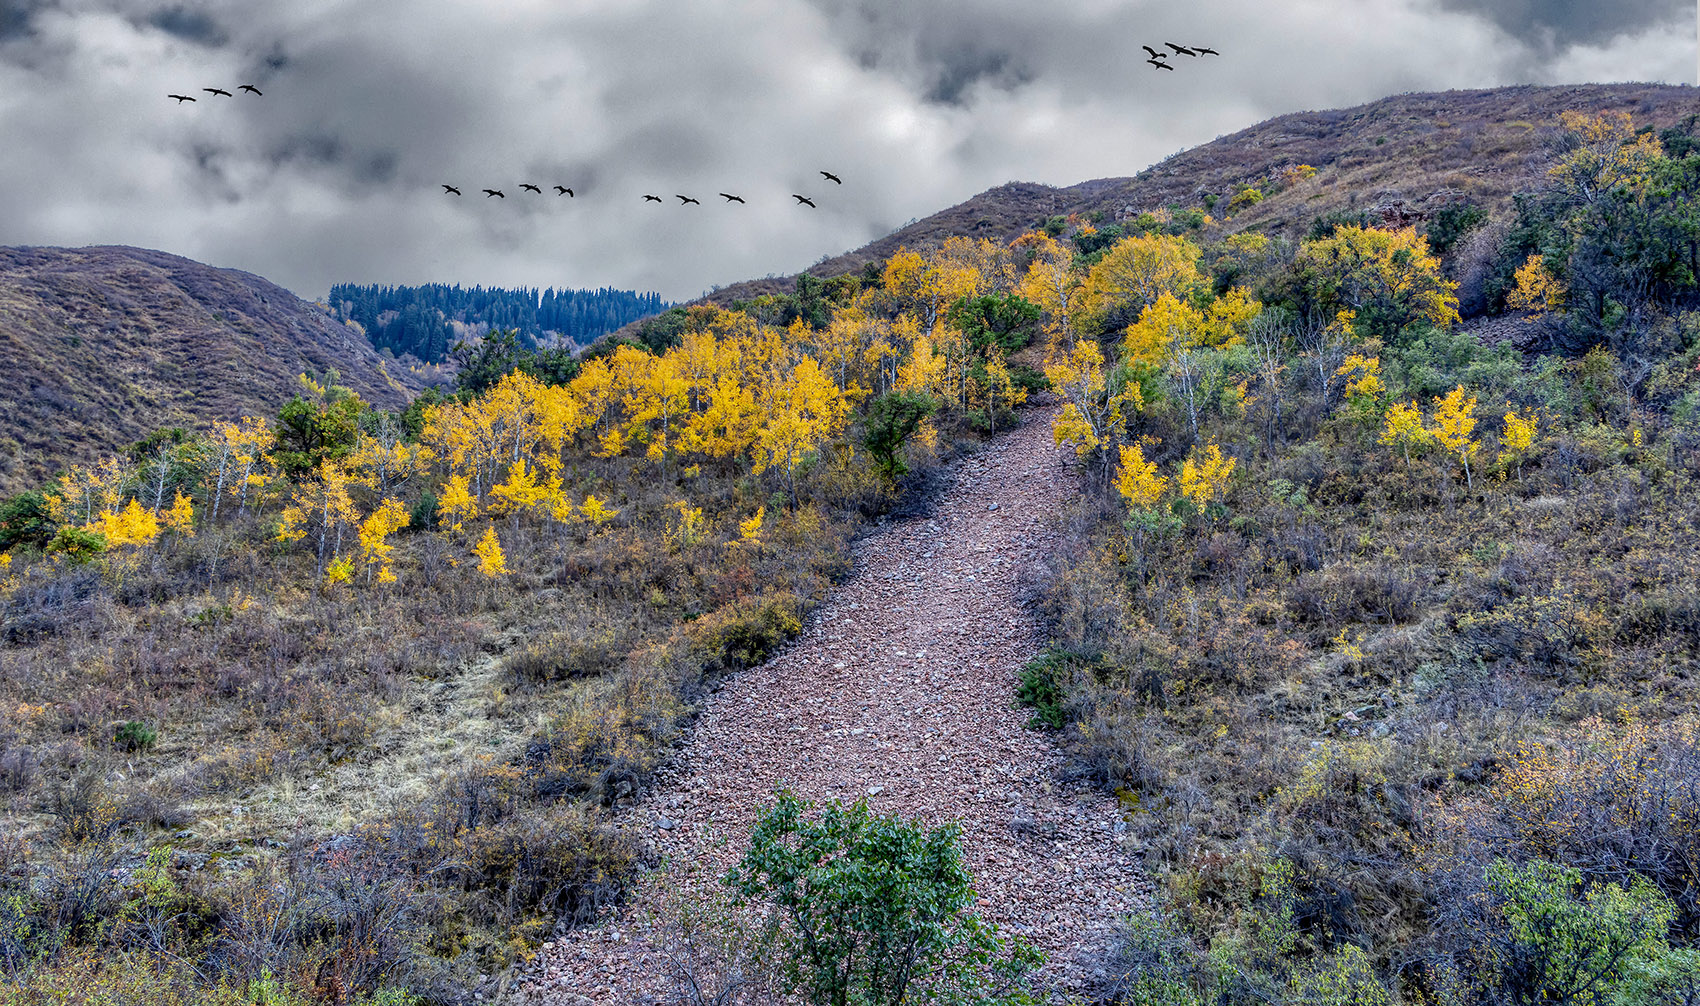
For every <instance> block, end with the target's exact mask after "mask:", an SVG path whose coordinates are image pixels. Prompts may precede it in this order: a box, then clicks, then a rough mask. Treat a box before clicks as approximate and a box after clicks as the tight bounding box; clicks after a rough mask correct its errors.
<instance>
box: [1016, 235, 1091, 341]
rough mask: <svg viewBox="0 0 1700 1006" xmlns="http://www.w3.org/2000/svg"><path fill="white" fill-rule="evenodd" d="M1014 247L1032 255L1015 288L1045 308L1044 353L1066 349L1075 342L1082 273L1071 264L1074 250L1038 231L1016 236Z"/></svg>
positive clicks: (1042, 308)
mask: <svg viewBox="0 0 1700 1006" xmlns="http://www.w3.org/2000/svg"><path fill="white" fill-rule="evenodd" d="M1015 248H1017V249H1018V250H1022V251H1025V252H1027V253H1028V255H1029V256H1031V260H1030V261H1029V263H1028V265H1027V273H1026V275H1024V276H1023V277H1022V278H1021V285H1020V288H1019V290H1018V292H1019V293H1020V294H1021V296H1022V297H1024V298H1026V299H1027V300H1030V301H1032V302H1033V303H1035V304H1037V305H1039V309H1040V310H1042V311H1044V312H1045V314H1044V318H1045V328H1044V331H1045V343H1046V355H1055V354H1057V353H1058V352H1065V351H1066V349H1067V347H1070V346H1073V345H1074V340H1075V321H1076V318H1077V316H1078V315H1079V313H1080V305H1081V300H1082V296H1081V276H1080V274H1079V272H1078V271H1077V270H1076V269H1075V267H1074V253H1073V252H1072V251H1070V250H1069V249H1067V248H1064V247H1063V246H1062V245H1061V244H1059V243H1058V242H1057V241H1056V239H1055V238H1052V237H1051V236H1050V235H1048V234H1042V233H1040V232H1038V231H1030V232H1028V233H1027V234H1023V235H1022V236H1021V237H1019V238H1017V239H1016V241H1015Z"/></svg>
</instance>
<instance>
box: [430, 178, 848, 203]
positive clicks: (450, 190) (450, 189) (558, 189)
mask: <svg viewBox="0 0 1700 1006" xmlns="http://www.w3.org/2000/svg"><path fill="white" fill-rule="evenodd" d="M820 174H821V177H822V178H824V179H826V180H827V181H830V182H833V183H835V184H838V185H843V184H844V179H842V178H840V177H838V176H837V175H835V174H833V173H832V172H830V171H822V172H821V173H820ZM441 184H442V186H443V194H444V195H450V196H458V195H460V194H461V191H460V189H459V187H457V186H454V185H450V184H448V183H447V182H443V183H441ZM519 187H520V188H521V189H524V190H525V191H527V192H535V193H537V194H538V195H542V194H543V189H542V188H540V187H538V186H536V185H533V184H532V183H531V182H521V183H520V184H519ZM554 189H555V195H556V197H557V198H558V197H560V196H566V197H567V198H569V199H573V198H577V197H576V196H575V195H574V194H573V190H572V189H570V188H568V187H567V186H565V185H556V186H554ZM483 191H484V198H485V199H489V198H491V197H495V198H497V199H506V198H508V194H507V193H506V192H503V191H502V190H501V189H485V190H483ZM673 198H674V199H677V200H679V205H680V206H701V205H702V200H700V199H696V198H694V197H692V196H686V195H680V194H679V193H674V195H673ZM720 198H722V199H724V200H726V201H727V202H728V203H739V204H742V203H743V202H744V197H743V196H735V195H733V194H732V193H730V192H722V193H720ZM791 198H792V199H795V200H797V205H799V206H807V207H809V208H810V209H818V208H819V207H817V206H815V201H814V200H813V199H810V198H809V197H808V196H800V195H798V194H797V193H795V192H793V193H791ZM643 201H644V202H646V203H660V202H666V200H664V199H662V198H661V197H660V196H658V195H654V194H652V193H648V192H646V193H644V196H643Z"/></svg>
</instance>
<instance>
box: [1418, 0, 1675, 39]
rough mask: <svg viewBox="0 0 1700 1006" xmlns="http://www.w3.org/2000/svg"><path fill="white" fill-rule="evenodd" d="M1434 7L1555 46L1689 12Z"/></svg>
mask: <svg viewBox="0 0 1700 1006" xmlns="http://www.w3.org/2000/svg"><path fill="white" fill-rule="evenodd" d="M1440 3H1441V6H1442V7H1444V8H1445V9H1447V10H1454V11H1463V12H1467V13H1472V14H1477V15H1480V16H1481V17H1484V18H1486V19H1488V20H1489V21H1492V22H1493V23H1494V24H1495V25H1497V26H1498V27H1499V28H1500V29H1501V30H1502V31H1505V32H1506V33H1508V34H1511V35H1515V36H1517V37H1519V38H1521V39H1523V40H1524V41H1530V42H1541V43H1543V44H1546V45H1552V46H1557V47H1560V48H1562V47H1566V46H1571V45H1578V44H1581V45H1590V44H1597V43H1600V42H1609V41H1611V40H1612V39H1615V38H1620V37H1622V36H1625V35H1639V34H1641V33H1642V32H1644V31H1646V30H1647V29H1648V28H1653V27H1657V26H1661V25H1669V24H1672V23H1675V22H1681V21H1683V20H1685V19H1686V18H1688V17H1690V16H1691V14H1692V11H1693V6H1692V5H1691V4H1689V3H1688V0H1440ZM1689 23H1690V24H1691V23H1692V22H1689ZM1690 37H1692V33H1691V34H1690Z"/></svg>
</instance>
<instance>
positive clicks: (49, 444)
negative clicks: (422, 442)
mask: <svg viewBox="0 0 1700 1006" xmlns="http://www.w3.org/2000/svg"><path fill="white" fill-rule="evenodd" d="M0 356H3V357H4V359H5V360H6V369H5V373H4V374H3V375H0V491H7V490H11V491H16V490H19V489H24V488H28V487H29V486H31V485H34V484H37V483H39V482H41V481H42V480H43V479H44V478H45V477H46V476H48V475H51V474H52V473H53V472H54V471H56V470H57V469H58V468H60V467H61V466H63V465H66V464H69V463H72V462H82V463H87V462H92V461H94V460H96V459H98V458H99V457H101V456H102V455H104V454H106V453H110V452H112V451H117V450H122V449H124V448H126V447H128V446H129V445H130V444H132V443H134V442H136V441H138V440H141V439H142V438H144V437H146V436H147V435H149V434H150V433H152V432H153V431H154V430H156V429H159V428H161V427H166V426H185V427H191V428H199V427H203V426H205V425H207V424H209V423H211V422H213V421H215V420H235V419H238V418H240V417H242V416H244V415H261V414H268V415H269V414H271V413H273V412H275V411H276V410H277V407H278V405H279V404H280V403H281V402H283V401H287V400H288V398H289V397H290V396H291V395H292V394H294V392H295V391H296V390H298V388H299V384H298V383H297V376H298V375H300V374H302V373H304V372H305V373H310V374H320V375H322V374H324V373H325V372H326V371H328V370H332V369H334V370H336V371H337V372H338V373H340V374H341V375H342V376H341V378H340V380H341V382H342V383H343V384H345V385H347V386H348V387H350V388H353V389H354V390H355V391H356V392H358V393H359V394H360V395H361V396H362V397H363V398H365V399H367V400H368V401H370V402H372V403H374V404H377V405H380V406H385V407H392V408H393V407H397V406H400V405H403V404H405V403H406V401H407V398H408V397H409V395H410V394H411V393H412V392H414V391H417V390H418V389H419V387H420V382H419V381H418V380H417V379H415V378H414V377H413V376H412V375H411V374H410V373H409V372H408V371H407V368H405V367H403V366H398V365H397V364H396V363H394V362H389V363H386V362H385V361H384V360H383V359H382V358H380V357H379V356H378V354H377V353H375V352H374V351H373V350H372V347H371V345H370V344H369V343H368V342H367V341H366V339H365V338H364V337H363V336H361V335H359V334H358V333H357V332H355V331H353V330H352V329H349V328H347V327H346V326H344V325H341V324H338V323H337V322H336V321H334V320H332V319H331V318H330V317H329V316H328V315H326V314H325V313H324V312H323V311H321V310H320V309H319V308H316V307H314V306H313V305H312V304H309V303H307V302H305V301H303V300H301V299H300V298H299V297H296V296H295V295H294V294H292V293H290V292H289V291H287V290H285V289H283V288H282V287H280V286H277V285H275V284H273V283H269V282H267V281H266V280H263V279H261V278H260V277H258V276H254V275H251V274H249V273H244V272H238V271H236V270H234V269H217V268H214V267H212V266H207V265H202V264H201V263H198V262H192V261H190V260H188V259H184V258H179V257H177V256H175V255H167V254H165V253H164V252H157V251H148V250H145V249H140V248H124V247H91V248H0Z"/></svg>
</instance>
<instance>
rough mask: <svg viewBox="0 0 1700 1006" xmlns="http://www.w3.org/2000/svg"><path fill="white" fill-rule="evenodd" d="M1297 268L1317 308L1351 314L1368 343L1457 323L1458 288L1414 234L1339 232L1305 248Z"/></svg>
mask: <svg viewBox="0 0 1700 1006" xmlns="http://www.w3.org/2000/svg"><path fill="white" fill-rule="evenodd" d="M1295 265H1296V267H1297V268H1298V270H1299V273H1300V275H1301V276H1303V277H1304V282H1305V286H1306V288H1307V290H1308V291H1309V294H1310V296H1311V297H1312V298H1313V299H1314V300H1315V302H1316V303H1318V304H1319V305H1323V306H1326V307H1328V308H1329V309H1331V310H1335V311H1340V310H1346V311H1351V312H1352V325H1353V328H1354V329H1355V330H1356V331H1357V332H1359V333H1360V334H1362V335H1363V336H1365V337H1373V338H1378V339H1390V338H1392V337H1394V336H1395V335H1397V334H1398V333H1399V332H1400V331H1402V330H1403V329H1405V328H1407V327H1408V326H1411V325H1414V324H1429V325H1433V326H1435V327H1437V328H1444V327H1446V326H1447V325H1451V324H1455V323H1456V322H1457V321H1458V296H1457V292H1458V284H1456V283H1454V282H1452V281H1451V280H1449V279H1447V278H1446V277H1445V275H1444V274H1443V273H1442V272H1441V268H1440V260H1439V259H1437V258H1435V256H1434V254H1433V253H1432V252H1431V251H1430V250H1429V246H1428V239H1427V238H1425V237H1423V236H1422V235H1420V234H1418V233H1417V232H1416V229H1415V228H1410V227H1407V228H1405V229H1403V230H1397V231H1388V230H1381V229H1379V228H1367V227H1356V226H1351V227H1341V228H1340V229H1339V230H1336V231H1335V232H1334V234H1333V236H1332V237H1327V238H1322V239H1320V240H1316V241H1306V242H1305V243H1304V244H1303V245H1301V246H1300V248H1299V255H1298V259H1297V261H1296V263H1295Z"/></svg>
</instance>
